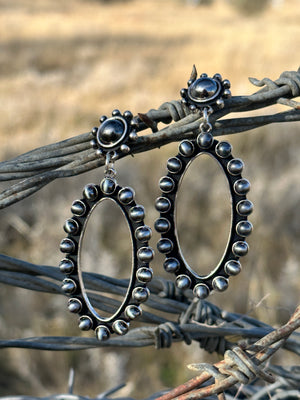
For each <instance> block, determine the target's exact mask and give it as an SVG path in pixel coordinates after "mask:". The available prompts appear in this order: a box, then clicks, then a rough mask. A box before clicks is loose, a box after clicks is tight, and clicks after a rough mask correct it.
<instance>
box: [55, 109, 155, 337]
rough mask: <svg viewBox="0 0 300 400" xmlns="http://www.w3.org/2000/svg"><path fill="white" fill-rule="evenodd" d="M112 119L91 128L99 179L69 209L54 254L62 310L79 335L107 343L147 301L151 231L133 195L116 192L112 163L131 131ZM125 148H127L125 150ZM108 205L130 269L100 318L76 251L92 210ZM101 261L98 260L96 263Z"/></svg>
mask: <svg viewBox="0 0 300 400" xmlns="http://www.w3.org/2000/svg"><path fill="white" fill-rule="evenodd" d="M112 115H113V117H112V118H109V119H107V118H106V117H102V118H101V119H100V122H102V124H101V125H100V127H99V128H98V129H97V128H95V129H94V134H95V136H96V141H97V143H96V145H95V143H94V142H93V143H91V145H92V146H93V148H95V149H96V148H97V149H98V151H100V152H101V154H102V155H104V154H105V156H106V162H105V176H104V179H103V180H102V181H101V182H100V184H99V185H96V184H93V183H91V184H88V185H86V186H85V187H84V189H83V198H82V199H80V200H75V201H74V202H73V204H72V207H71V211H72V213H73V215H72V217H71V218H70V219H68V220H67V221H66V222H65V225H64V230H65V232H66V233H67V234H68V236H67V237H66V238H64V239H63V240H62V241H61V243H60V250H61V252H62V253H64V254H65V258H63V260H62V261H61V262H60V270H61V272H62V273H64V274H65V275H66V278H65V279H64V280H63V283H62V290H63V291H64V292H65V293H66V294H67V295H69V296H70V299H69V302H68V309H69V311H70V312H72V313H76V314H78V315H79V321H78V323H79V328H80V329H81V330H83V331H86V330H90V329H94V330H95V331H96V337H97V338H98V339H99V340H107V339H109V337H110V335H111V334H112V333H117V334H118V335H124V334H125V333H127V331H128V329H129V324H130V321H131V320H133V319H135V318H136V317H138V316H139V315H141V313H142V309H141V307H140V303H142V302H145V301H146V300H147V299H148V297H149V294H150V292H149V289H148V288H147V283H148V282H150V281H151V279H152V275H153V272H152V269H151V268H150V266H149V263H150V262H151V261H152V259H153V256H154V251H153V249H152V248H151V247H149V246H148V240H149V239H150V238H151V235H152V232H151V229H150V228H149V227H148V226H146V225H144V217H145V210H144V207H143V206H141V205H138V204H136V202H135V193H134V190H133V189H131V188H130V187H121V186H119V185H118V183H117V181H116V170H115V168H114V160H115V159H116V158H117V155H118V154H117V152H118V151H119V150H120V151H122V147H123V149H124V145H125V144H124V142H126V141H128V140H129V137H130V134H131V133H132V132H134V130H133V128H132V125H131V124H130V121H131V120H132V114H131V113H130V112H129V111H126V112H125V113H124V114H123V116H121V114H120V112H119V111H118V110H115V111H113V113H112ZM126 146H127V145H126ZM105 200H110V201H113V202H114V203H115V204H117V205H118V206H119V207H120V208H121V211H122V213H123V215H124V217H125V219H126V221H127V224H128V227H129V231H130V236H131V243H132V266H131V274H130V278H129V283H128V287H127V291H126V294H125V297H124V299H123V301H122V302H121V304H120V306H119V308H118V309H117V310H116V311H115V312H114V313H113V314H112V315H111V316H109V317H103V316H101V315H100V314H99V313H98V312H97V311H96V310H95V308H94V307H93V305H92V304H91V301H90V299H89V296H88V294H87V290H86V287H85V283H84V280H83V271H82V265H81V250H82V242H83V238H84V233H85V230H86V228H87V225H88V222H89V219H90V217H91V216H92V214H93V211H94V209H95V208H96V207H97V206H98V205H99V204H100V203H101V202H103V201H105ZM100 262H101V260H100Z"/></svg>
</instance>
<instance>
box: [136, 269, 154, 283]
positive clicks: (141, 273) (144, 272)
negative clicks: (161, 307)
mask: <svg viewBox="0 0 300 400" xmlns="http://www.w3.org/2000/svg"><path fill="white" fill-rule="evenodd" d="M152 276H153V271H152V268H147V267H142V268H139V269H138V270H137V272H136V277H137V279H138V280H139V281H140V282H144V283H147V282H150V281H151V279H152Z"/></svg>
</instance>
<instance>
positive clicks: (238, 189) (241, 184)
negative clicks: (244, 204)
mask: <svg viewBox="0 0 300 400" xmlns="http://www.w3.org/2000/svg"><path fill="white" fill-rule="evenodd" d="M233 189H234V191H235V193H236V194H238V195H240V196H243V195H245V194H247V193H248V192H249V190H250V182H249V181H248V180H247V179H244V178H242V179H239V180H238V181H236V182H235V183H234V185H233Z"/></svg>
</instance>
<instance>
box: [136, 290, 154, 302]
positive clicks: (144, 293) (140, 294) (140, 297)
mask: <svg viewBox="0 0 300 400" xmlns="http://www.w3.org/2000/svg"><path fill="white" fill-rule="evenodd" d="M149 295H150V292H149V289H148V288H143V287H136V288H134V289H133V291H132V297H133V298H134V300H136V301H138V302H139V303H143V302H144V301H146V300H147V299H148V297H149Z"/></svg>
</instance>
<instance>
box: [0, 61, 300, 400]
mask: <svg viewBox="0 0 300 400" xmlns="http://www.w3.org/2000/svg"><path fill="white" fill-rule="evenodd" d="M250 81H251V82H252V83H253V84H254V85H255V86H257V87H261V88H262V89H260V90H259V91H258V92H256V93H254V94H252V95H250V96H235V97H233V98H231V99H230V100H228V101H227V102H226V104H225V108H224V109H223V110H220V111H217V112H216V113H214V114H213V116H212V118H211V122H212V123H213V125H214V135H215V136H220V135H224V134H234V133H238V132H243V131H247V130H250V129H254V128H257V127H259V126H264V125H266V124H270V123H274V122H287V121H299V120H300V104H299V102H297V101H295V100H293V98H296V97H298V96H299V95H300V69H298V71H286V72H283V73H282V74H281V75H280V77H279V78H278V79H277V80H275V81H272V80H270V79H268V78H264V79H262V80H257V79H253V78H251V79H250ZM276 103H279V104H284V105H286V106H288V107H291V108H292V110H289V111H285V112H281V113H275V114H273V115H263V116H257V117H252V118H232V119H226V120H220V118H222V117H224V116H225V115H227V114H229V113H231V112H244V111H250V110H256V109H260V108H264V107H266V106H269V105H271V104H276ZM138 115H139V117H136V119H137V121H138V131H142V130H144V129H147V128H149V127H150V128H151V129H152V132H153V133H152V134H149V135H145V136H141V137H139V138H138V139H137V141H136V142H135V144H133V145H132V149H131V153H132V154H134V153H139V152H144V151H148V150H151V149H153V148H156V147H160V146H163V145H165V144H168V143H170V142H174V141H179V140H182V139H184V138H193V137H195V136H196V135H197V134H198V133H199V123H200V122H201V121H202V116H201V113H199V112H196V113H194V114H193V113H191V112H190V110H189V109H188V108H187V107H186V106H184V105H182V103H181V102H180V101H175V100H174V101H170V102H166V103H163V104H162V105H161V106H160V107H159V108H158V109H157V110H154V109H153V110H150V111H148V112H147V113H146V114H138ZM160 122H162V123H164V124H167V125H168V126H166V127H163V128H162V129H160V130H159V129H158V126H157V124H158V123H160ZM171 122H173V123H172V124H171ZM170 124H171V125H170ZM91 138H92V133H91V132H88V133H85V134H82V135H79V136H76V137H74V138H71V139H67V140H64V141H61V142H58V143H54V144H50V145H46V146H43V147H41V148H38V149H34V150H31V151H29V152H27V153H25V154H22V155H20V156H17V157H15V158H13V159H11V160H8V161H6V162H2V163H0V181H3V182H8V181H18V182H17V183H14V184H12V185H11V186H10V187H8V188H7V189H5V190H4V191H3V192H2V193H0V208H4V207H7V206H9V205H11V204H14V203H16V202H18V201H20V200H22V199H24V198H26V197H28V196H30V195H31V194H33V193H35V192H36V191H38V190H40V189H41V188H42V187H44V186H45V185H47V184H48V183H50V182H51V181H53V180H54V179H57V178H63V177H71V176H74V175H78V174H81V173H83V172H86V171H89V170H92V169H94V168H97V167H100V166H102V165H103V164H104V160H103V159H102V158H99V157H97V156H96V155H95V153H94V151H93V150H92V149H91V147H90V144H89V142H90V139H91ZM118 156H119V158H120V157H123V156H124V155H118ZM0 271H1V273H0V281H1V282H2V283H5V284H9V285H13V286H18V287H22V288H25V289H28V290H35V291H40V292H46V293H51V294H60V295H62V294H63V293H62V290H61V288H60V285H59V284H58V283H57V281H61V280H62V275H61V273H60V271H59V269H58V268H54V267H50V266H38V265H34V264H30V263H26V262H24V261H21V260H16V259H13V258H11V257H7V256H1V255H0ZM84 278H85V282H86V284H87V287H88V288H92V289H93V290H94V291H96V292H97V293H95V294H93V295H92V296H93V300H94V301H95V304H97V305H98V306H99V308H100V309H101V307H102V310H106V311H108V312H111V310H112V309H115V307H116V306H118V305H120V302H119V301H118V300H116V299H112V298H110V297H107V296H105V293H113V294H117V295H119V296H124V293H125V292H126V288H127V287H128V281H127V280H116V279H114V278H108V277H105V276H102V275H98V274H88V273H85V276H84ZM150 289H151V292H152V293H153V294H152V296H151V300H149V301H148V302H147V310H146V311H145V312H144V313H143V317H142V319H141V322H142V323H147V324H152V325H153V326H142V327H139V328H136V329H133V330H131V331H130V332H129V333H128V334H127V335H126V336H125V337H117V338H113V339H110V340H109V341H108V342H99V341H98V340H96V339H94V338H80V337H33V338H25V339H13V340H1V341H0V348H5V347H20V348H31V349H43V350H58V351H59V350H75V349H76V350H80V349H87V348H92V347H99V346H114V347H118V346H119V347H125V346H126V347H140V346H150V345H151V346H156V347H157V348H163V347H170V346H171V345H172V344H173V343H174V342H178V341H184V342H185V343H187V344H190V343H191V342H192V341H193V340H194V341H197V342H199V345H200V347H202V348H204V349H205V350H207V351H210V352H214V351H216V352H218V353H220V354H224V360H223V362H221V364H220V365H218V364H217V365H215V366H208V365H202V364H201V366H198V368H199V369H200V370H203V371H204V375H205V376H206V377H207V376H209V377H214V378H215V381H216V382H215V384H214V385H211V386H210V387H209V386H208V387H206V388H205V389H203V390H202V389H201V390H202V393H204V392H205V393H204V394H203V395H202V394H200V395H199V393H200V392H199V391H197V390H196V391H194V392H193V391H192V392H191V391H189V393H188V395H184V396H179V397H177V395H176V396H175V397H177V398H178V399H181V400H187V399H189V400H191V399H193V398H203V396H204V395H205V396H206V398H212V397H210V396H211V395H213V394H214V393H216V394H220V393H225V392H224V390H225V391H226V390H231V389H232V386H233V385H234V383H237V382H240V383H243V384H244V385H245V386H248V387H249V393H250V392H251V391H252V393H254V392H253V386H251V385H250V383H251V382H252V381H253V380H254V379H255V378H256V377H260V378H262V379H264V380H266V381H268V382H271V381H272V378H271V377H270V375H269V373H268V372H266V371H264V367H263V365H264V364H263V363H264V362H265V361H266V360H267V359H268V358H269V357H271V356H272V354H274V353H275V352H276V351H277V350H278V349H279V348H281V347H284V348H286V349H288V350H290V351H293V352H294V353H296V354H300V343H299V334H296V333H294V334H293V337H291V338H288V336H289V335H290V334H291V330H290V331H289V332H287V331H286V330H285V329H284V327H282V328H281V331H280V329H279V330H276V331H272V328H271V327H270V326H268V325H266V324H264V323H261V322H260V321H257V320H254V319H253V318H251V317H249V316H242V315H238V314H235V313H229V312H225V311H223V310H221V309H219V308H218V307H216V306H213V305H212V304H210V303H208V302H205V301H199V300H198V301H192V300H191V299H192V296H191V293H189V291H186V292H184V293H182V292H180V291H178V289H176V288H175V286H174V284H173V283H172V282H170V281H167V280H165V279H162V278H157V279H155V280H154V281H153V282H152V283H151V285H150ZM103 293H104V294H103ZM156 310H159V311H160V312H163V313H166V314H168V315H166V316H158V315H157V314H156ZM298 314H299V313H298ZM170 315H171V316H174V315H176V316H177V317H178V322H175V321H171V320H170V318H171V317H170ZM289 324H290V325H289V327H291V325H292V324H294V325H293V326H294V330H295V329H296V327H298V326H299V315H298V316H297V317H294V320H293V319H291V320H290V323H289ZM287 325H288V324H287ZM274 332H275V333H274ZM278 332H279V333H280V332H281V336H280V335H279V333H278ZM228 335H240V336H242V337H243V338H244V339H245V340H244V341H243V342H241V343H243V344H245V343H248V344H250V346H248V347H247V348H246V350H242V349H241V348H240V347H236V346H234V345H233V344H232V343H230V342H228V341H227V340H226V336H228ZM258 338H261V339H259V340H258V341H257V342H256V343H255V344H254V345H253V342H254V340H257V339H258ZM272 371H273V372H274V371H277V373H279V374H280V375H281V384H282V386H280V385H279V386H276V388H278V387H285V388H286V389H290V387H291V386H290V383H291V381H293V379H292V377H291V376H293V378H295V376H296V375H297V373H294V374H293V375H291V374H290V375H289V376H287V375H288V372H287V370H286V369H284V368H282V367H279V368H277V370H276V368H275V367H274V368H273V370H272ZM289 372H290V371H289ZM206 380H207V379H205V380H204V381H206ZM204 381H203V382H204ZM293 382H298V383H299V377H296V378H295V379H294V381H293ZM198 384H199V381H198ZM293 384H294V383H293ZM273 385H275V384H273ZM250 387H251V389H250ZM274 388H275V386H274ZM274 390H275V389H274ZM286 392H289V394H290V396H294V395H295V393H296V390H294V389H291V390H288V391H286ZM111 393H112V392H111ZM111 393H103V394H102V395H100V398H104V399H105V398H106V396H109V395H110V394H111ZM274 393H275V392H274ZM167 395H168V396H169V395H170V394H169V393H168V394H167ZM237 395H238V393H236V394H235V398H238V396H237ZM68 396H69V397H68ZM164 396H166V394H162V393H159V394H156V395H153V396H151V397H150V398H149V400H150V399H154V398H157V397H161V399H163V398H164ZM199 396H200V397H199ZM201 396H202V397H201ZM207 396H209V397H207ZM276 396H277V397H276ZM256 397H257V400H259V399H261V398H262V397H261V395H260V393H259V391H257V392H256ZM275 397H276V399H281V398H282V399H285V398H288V397H284V396H283V395H281V394H280V393H276V395H275ZM275 397H274V398H275ZM28 398H31V399H38V398H37V397H36V398H34V397H28V396H19V397H18V396H17V397H13V396H12V397H6V398H5V397H4V398H2V399H15V400H23V399H28ZM48 398H49V399H50V398H51V399H54V398H57V399H61V398H64V399H70V400H73V399H74V400H77V399H81V398H82V399H85V397H82V396H76V395H73V394H72V393H69V394H68V395H58V396H51V397H47V398H44V399H48ZM97 398H99V396H98V397H97ZM107 398H109V397H107ZM169 398H172V399H173V398H174V397H169Z"/></svg>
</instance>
